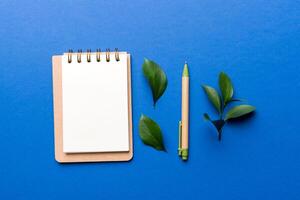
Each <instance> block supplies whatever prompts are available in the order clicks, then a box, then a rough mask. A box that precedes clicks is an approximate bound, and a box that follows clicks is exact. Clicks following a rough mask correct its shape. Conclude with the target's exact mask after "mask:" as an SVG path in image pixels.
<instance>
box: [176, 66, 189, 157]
mask: <svg viewBox="0 0 300 200" xmlns="http://www.w3.org/2000/svg"><path fill="white" fill-rule="evenodd" d="M189 79H190V78H189V70H188V65H187V63H186V62H185V64H184V67H183V73H182V96H181V121H179V145H178V146H179V147H178V154H179V156H180V157H181V158H182V160H187V159H188V154H189V152H188V149H189Z"/></svg>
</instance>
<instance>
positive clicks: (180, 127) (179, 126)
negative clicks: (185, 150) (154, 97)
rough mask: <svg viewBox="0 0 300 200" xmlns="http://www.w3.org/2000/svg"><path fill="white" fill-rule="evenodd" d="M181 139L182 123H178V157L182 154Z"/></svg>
mask: <svg viewBox="0 0 300 200" xmlns="http://www.w3.org/2000/svg"><path fill="white" fill-rule="evenodd" d="M181 138H182V122H181V121H179V123H178V155H179V156H181V153H182V144H181Z"/></svg>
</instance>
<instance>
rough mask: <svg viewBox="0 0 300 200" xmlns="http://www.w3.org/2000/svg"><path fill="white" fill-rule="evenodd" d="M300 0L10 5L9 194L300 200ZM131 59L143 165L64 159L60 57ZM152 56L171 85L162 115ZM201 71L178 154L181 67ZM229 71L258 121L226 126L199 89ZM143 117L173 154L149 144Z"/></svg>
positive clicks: (5, 24)
mask: <svg viewBox="0 0 300 200" xmlns="http://www.w3.org/2000/svg"><path fill="white" fill-rule="evenodd" d="M299 21H300V4H299V1H295V0H273V1H269V0H252V1H239V0H227V1H224V0H195V1H184V2H183V1H174V0H173V1H154V0H151V1H150V0H149V1H145V0H143V1H133V0H132V1H127V0H126V1H115V0H110V1H48V2H47V1H31V0H28V1H8V0H7V1H1V2H0V55H1V58H0V86H1V87H0V134H1V135H0V199H101V200H105V199H213V200H214V199H216V200H220V199H272V200H276V199H300V173H299V169H300V156H299V150H300V142H299V141H300V134H299V128H298V124H299V112H300V104H299V98H300V92H299V89H300V75H299V73H300V64H299V63H300V59H299V51H300V32H299V31H300V23H299ZM98 47H101V48H102V49H104V48H107V47H110V48H114V47H118V48H119V49H121V50H127V51H128V52H130V53H131V54H132V79H133V85H132V93H133V94H132V95H133V125H134V158H133V160H132V161H131V162H125V163H92V164H65V165H62V164H58V163H57V162H56V161H55V160H54V141H53V103H52V98H53V96H52V74H51V72H52V71H51V67H52V66H51V65H52V64H51V56H52V55H54V54H61V53H63V52H66V51H67V50H68V49H69V48H73V49H75V50H76V49H78V48H83V49H86V48H92V49H94V50H95V49H96V48H98ZM144 57H147V58H149V59H152V60H155V61H156V62H157V63H159V64H160V65H161V66H162V67H163V69H164V70H165V72H166V74H167V76H168V79H169V85H168V88H167V90H166V92H165V94H164V95H163V97H162V98H161V99H160V100H159V101H158V103H157V107H156V108H155V109H153V107H152V99H151V93H150V90H149V87H148V85H147V82H146V80H145V78H144V77H143V75H142V71H141V66H142V63H143V59H144ZM185 60H187V61H188V62H189V66H190V74H191V86H190V88H191V91H190V92H191V93H190V95H191V99H190V103H191V115H190V122H191V124H190V140H191V141H190V158H189V161H188V162H187V163H183V162H182V161H181V160H180V159H179V158H178V157H177V143H178V138H177V137H178V135H177V134H178V133H177V124H178V120H179V119H180V113H181V108H180V104H181V99H180V96H181V88H180V86H181V72H182V67H183V63H184V61H185ZM220 71H225V72H226V73H228V74H229V75H230V76H231V77H232V81H233V83H234V86H235V96H236V97H240V98H246V99H248V102H249V103H250V104H252V105H254V106H256V107H257V112H256V114H255V115H254V116H253V117H252V118H249V119H247V120H244V121H242V122H241V123H232V124H229V125H227V126H226V127H225V128H224V134H223V140H222V142H221V143H220V142H218V141H217V137H216V132H215V130H214V129H213V127H212V126H211V125H210V124H209V123H207V122H204V121H203V119H202V114H203V113H204V112H208V113H210V115H211V116H214V117H216V113H215V111H214V110H213V108H212V106H211V105H210V104H209V102H208V100H207V98H206V96H205V95H204V93H203V91H202V89H201V87H200V85H201V84H203V83H206V84H209V85H212V86H217V76H218V74H219V72H220ZM141 113H144V114H146V115H148V116H150V117H151V118H153V119H154V120H155V121H157V122H158V123H159V124H160V126H161V128H162V130H163V133H164V139H165V145H166V148H167V151H168V152H167V153H163V152H158V151H155V150H154V149H152V148H150V147H147V146H144V145H143V144H142V142H141V140H140V139H139V136H138V130H137V125H138V120H139V117H140V115H141Z"/></svg>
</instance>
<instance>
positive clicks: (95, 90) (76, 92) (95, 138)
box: [62, 52, 129, 153]
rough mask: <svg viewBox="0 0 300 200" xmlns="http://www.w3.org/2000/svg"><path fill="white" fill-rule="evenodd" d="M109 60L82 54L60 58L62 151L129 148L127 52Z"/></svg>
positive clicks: (113, 56)
mask: <svg viewBox="0 0 300 200" xmlns="http://www.w3.org/2000/svg"><path fill="white" fill-rule="evenodd" d="M110 56H111V59H110V62H107V61H106V60H105V55H104V54H101V61H100V62H97V61H96V55H95V54H92V55H91V62H87V57H86V54H82V56H81V60H82V61H81V63H78V62H77V55H76V54H74V55H73V56H72V62H71V63H68V56H67V55H66V54H65V55H63V59H62V91H63V92H62V97H63V100H62V103H63V151H64V152H65V153H84V152H116V151H129V133H128V91H127V90H128V87H127V81H128V80H127V79H128V77H127V53H123V52H122V53H120V61H118V62H117V61H116V60H115V55H114V53H111V54H110Z"/></svg>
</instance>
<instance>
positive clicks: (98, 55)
mask: <svg viewBox="0 0 300 200" xmlns="http://www.w3.org/2000/svg"><path fill="white" fill-rule="evenodd" d="M82 53H83V52H82V49H78V51H77V53H76V55H77V62H78V63H81V61H82V59H81V58H82ZM73 54H74V53H73V50H72V49H69V51H68V53H67V55H68V63H72V61H73V60H72V56H73ZM91 54H92V50H91V49H87V51H86V59H87V62H91V61H92V59H91ZM114 55H115V59H116V61H117V62H118V61H120V53H119V50H118V48H115V51H114ZM110 59H111V52H110V49H109V48H107V49H106V51H105V60H106V62H110ZM96 61H97V62H101V49H96Z"/></svg>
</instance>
